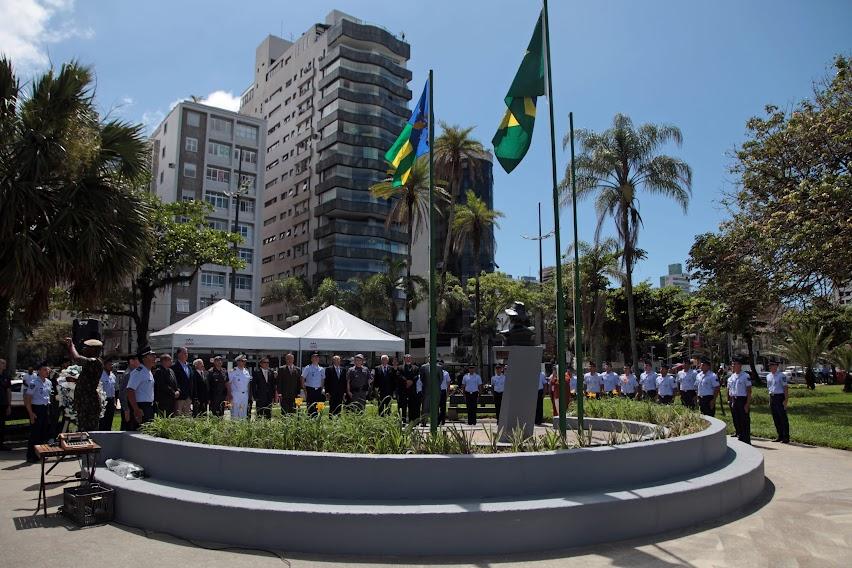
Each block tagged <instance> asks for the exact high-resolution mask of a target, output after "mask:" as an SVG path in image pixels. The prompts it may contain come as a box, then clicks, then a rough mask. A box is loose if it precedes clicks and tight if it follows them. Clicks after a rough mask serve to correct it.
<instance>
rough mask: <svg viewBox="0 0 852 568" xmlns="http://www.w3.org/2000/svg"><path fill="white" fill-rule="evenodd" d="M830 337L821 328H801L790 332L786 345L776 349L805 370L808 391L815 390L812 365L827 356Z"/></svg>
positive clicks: (814, 376)
mask: <svg viewBox="0 0 852 568" xmlns="http://www.w3.org/2000/svg"><path fill="white" fill-rule="evenodd" d="M831 341H832V337H831V334H830V333H826V332H825V330H824V329H823V328H822V327H816V326H810V325H809V326H802V327H799V328H796V329H794V330H792V331H791V332H790V333H789V335H788V337H787V341H786V343H784V344H782V345H780V346H779V347H778V351H779V352H780V353H781V354H782V355H783V356H784V358H786V359H789V360H790V361H793V362H795V363H799V364H801V365H802V366H803V367H804V368H805V382H806V383H807V384H808V388H809V389H814V388H816V374H815V373H814V365H815V364H816V362H817V361H818V360H819V359H823V358H826V357H827V356H828V349H829V347H830V346H831Z"/></svg>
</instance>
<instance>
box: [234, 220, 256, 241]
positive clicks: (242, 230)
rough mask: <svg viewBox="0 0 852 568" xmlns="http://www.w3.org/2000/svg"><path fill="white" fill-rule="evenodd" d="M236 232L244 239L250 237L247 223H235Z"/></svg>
mask: <svg viewBox="0 0 852 568" xmlns="http://www.w3.org/2000/svg"><path fill="white" fill-rule="evenodd" d="M237 233H239V234H240V236H241V237H242V238H243V240H244V241H250V240H251V238H252V233H251V227H249V226H248V225H243V224H242V223H240V224H239V225H237Z"/></svg>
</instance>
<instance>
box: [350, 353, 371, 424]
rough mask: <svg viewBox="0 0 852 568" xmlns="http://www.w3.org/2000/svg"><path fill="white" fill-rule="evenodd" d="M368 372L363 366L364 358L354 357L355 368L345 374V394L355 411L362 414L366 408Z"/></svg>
mask: <svg viewBox="0 0 852 568" xmlns="http://www.w3.org/2000/svg"><path fill="white" fill-rule="evenodd" d="M370 379H371V375H370V371H369V370H368V369H367V367H365V366H364V356H363V355H361V354H360V353H358V354H357V355H355V366H354V367H352V368H350V369H349V371H347V373H346V392H347V394H348V395H349V398H350V399H351V400H352V406H353V408H354V409H355V410H357V411H359V412H363V411H364V408H365V407H366V406H367V393H368V392H369V391H370Z"/></svg>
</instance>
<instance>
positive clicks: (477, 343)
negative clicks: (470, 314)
mask: <svg viewBox="0 0 852 568" xmlns="http://www.w3.org/2000/svg"><path fill="white" fill-rule="evenodd" d="M480 248H481V244H480V242H479V239H478V238H474V250H473V254H474V257H473V258H474V260H473V269H474V270H475V271H476V283H475V286H476V288H475V292H474V295H473V297H474V306H473V309H474V314H475V317H476V331H475V332H474V333H475V336H474V341H473V346H474V348H475V349H476V358H475V359H474V360H473V362H474V364H476V369H477V371H479V376H482V322H481V321H480V313H479V306H480V305H481V302H480V291H479V274H480V272H481V271H482V267H481V266H480V264H481V263H480V259H479V253H480Z"/></svg>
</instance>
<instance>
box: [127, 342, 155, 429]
mask: <svg viewBox="0 0 852 568" xmlns="http://www.w3.org/2000/svg"><path fill="white" fill-rule="evenodd" d="M139 359H140V360H141V361H142V364H141V365H139V366H138V367H136V369H134V370H133V371H132V372H131V373H130V378H129V379H128V380H127V404H128V406H129V407H130V414H131V417H132V418H133V421H134V425H133V426H134V428H133V429H134V430H135V429H138V427H139V426H141V425H142V424H144V423H146V422H149V421H151V420H153V419H154V373H153V372H152V369H153V368H154V363H156V361H157V354H156V353H154V352H153V351H151V348H150V347H143V348H142V349H140V353H139Z"/></svg>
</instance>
